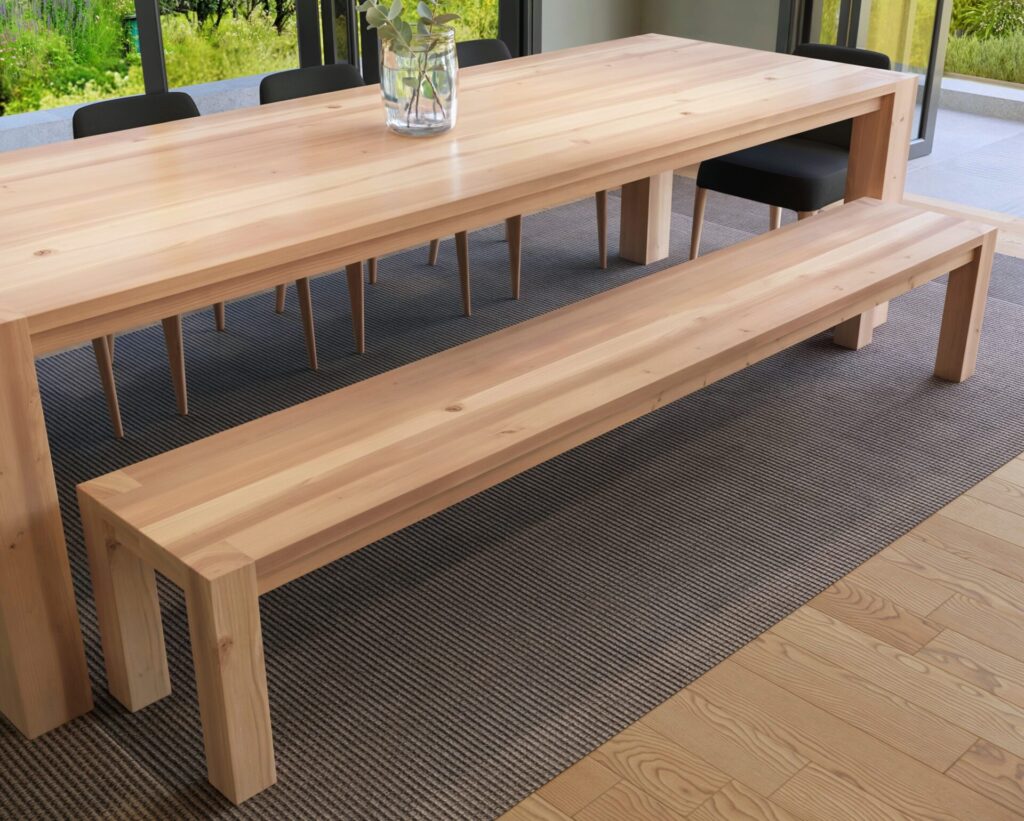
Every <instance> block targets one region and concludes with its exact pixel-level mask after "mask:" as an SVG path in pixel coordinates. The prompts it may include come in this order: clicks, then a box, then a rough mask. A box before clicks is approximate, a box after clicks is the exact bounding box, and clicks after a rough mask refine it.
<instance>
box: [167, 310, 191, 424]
mask: <svg viewBox="0 0 1024 821" xmlns="http://www.w3.org/2000/svg"><path fill="white" fill-rule="evenodd" d="M163 326H164V342H165V343H167V361H168V362H169V363H170V366H171V381H172V382H173V383H174V398H175V400H176V401H177V403H178V413H179V414H180V415H181V416H188V385H187V384H186V381H185V344H184V337H183V335H182V332H181V317H180V316H170V317H168V318H167V319H165V320H164V321H163Z"/></svg>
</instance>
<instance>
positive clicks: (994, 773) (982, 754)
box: [949, 741, 1024, 816]
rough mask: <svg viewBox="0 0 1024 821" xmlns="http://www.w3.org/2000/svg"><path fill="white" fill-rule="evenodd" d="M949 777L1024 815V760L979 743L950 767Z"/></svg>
mask: <svg viewBox="0 0 1024 821" xmlns="http://www.w3.org/2000/svg"><path fill="white" fill-rule="evenodd" d="M949 777H950V778H954V779H956V780H957V781H959V782H960V783H962V784H966V785H967V786H968V787H971V788H972V789H974V790H977V791H978V792H979V793H981V794H982V795H985V796H988V797H989V798H991V799H992V800H993V801H997V802H998V803H1000V804H1002V805H1003V806H1004V807H1006V808H1007V809H1009V810H1011V811H1013V812H1015V813H1017V814H1018V815H1020V816H1024V758H1020V757H1019V756H1015V755H1013V754H1011V753H1008V752H1006V750H1001V749H999V747H997V746H996V745H994V744H990V743H989V742H987V741H978V743H977V744H975V745H974V746H973V747H972V748H971V749H970V750H968V751H967V753H966V754H965V755H964V757H963V758H962V759H960V760H959V761H958V762H957V763H956V764H954V765H953V766H952V767H951V768H950V770H949Z"/></svg>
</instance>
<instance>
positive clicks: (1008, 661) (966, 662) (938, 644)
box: [917, 630, 1024, 707]
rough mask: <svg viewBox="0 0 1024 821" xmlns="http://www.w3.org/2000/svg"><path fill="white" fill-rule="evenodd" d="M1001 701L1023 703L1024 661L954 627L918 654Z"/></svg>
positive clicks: (1019, 704) (1019, 705) (1020, 705)
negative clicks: (963, 633)
mask: <svg viewBox="0 0 1024 821" xmlns="http://www.w3.org/2000/svg"><path fill="white" fill-rule="evenodd" d="M917 655H918V656H919V657H920V658H923V659H924V660H926V661H928V662H930V663H931V664H934V665H935V666H937V667H941V668H942V669H943V670H945V671H946V672H947V673H952V674H953V675H954V676H957V677H958V678H962V679H963V680H964V681H969V682H970V683H971V684H973V685H974V686H975V687H980V688H981V689H982V690H987V691H988V692H990V693H992V695H994V696H998V697H999V698H1001V699H1003V701H1008V702H1010V703H1011V704H1016V705H1017V706H1018V707H1024V662H1022V661H1018V660H1017V659H1014V658H1011V657H1010V656H1007V655H1005V654H1003V653H1000V652H999V651H998V650H993V649H992V648H991V647H988V646H986V645H984V644H981V643H980V642H977V641H974V640H973V639H970V638H968V637H967V636H964V635H962V634H961V633H957V632H955V631H953V630H944V631H943V632H942V633H940V634H939V636H938V637H937V638H936V639H935V640H934V641H932V642H931V643H929V644H928V645H927V646H926V647H925V648H924V649H922V650H921V651H920V652H919V653H918V654H917Z"/></svg>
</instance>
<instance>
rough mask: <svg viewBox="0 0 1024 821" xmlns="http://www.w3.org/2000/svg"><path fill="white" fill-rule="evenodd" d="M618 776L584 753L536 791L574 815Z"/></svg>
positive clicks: (558, 807)
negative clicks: (583, 756) (582, 757)
mask: <svg viewBox="0 0 1024 821" xmlns="http://www.w3.org/2000/svg"><path fill="white" fill-rule="evenodd" d="M621 780H622V779H621V778H620V777H619V775H618V774H617V773H615V772H614V771H613V770H610V769H609V768H608V767H606V766H605V765H604V764H602V763H601V762H600V761H598V760H597V759H596V758H594V757H592V756H587V757H586V758H584V759H582V760H581V761H579V762H578V763H576V764H574V765H573V766H571V767H570V768H569V769H567V770H566V771H565V772H563V773H561V774H560V775H559V776H558V777H557V778H554V779H552V780H551V781H549V782H548V783H547V784H545V785H544V786H543V787H541V788H540V789H539V790H537V795H538V796H539V797H540V798H542V799H544V801H545V802H546V803H548V804H550V805H551V806H552V807H554V808H555V809H557V810H559V811H560V812H563V813H565V814H566V815H575V814H576V813H578V812H579V811H580V810H582V809H583V808H584V807H585V806H587V804H589V803H590V802H592V801H593V800H594V799H595V798H597V797H598V796H599V795H601V794H603V793H605V792H607V791H608V790H610V789H611V788H612V787H614V786H615V785H616V784H618V783H619V781H621Z"/></svg>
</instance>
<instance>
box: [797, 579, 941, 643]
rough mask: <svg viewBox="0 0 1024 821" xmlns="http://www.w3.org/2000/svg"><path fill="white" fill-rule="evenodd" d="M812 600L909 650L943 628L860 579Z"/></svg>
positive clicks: (815, 605)
mask: <svg viewBox="0 0 1024 821" xmlns="http://www.w3.org/2000/svg"><path fill="white" fill-rule="evenodd" d="M808 604H809V606H810V607H813V608H815V609H816V610H820V611H821V612H822V613H827V614H828V615H830V616H832V618H835V619H839V621H841V622H845V623H846V624H848V625H850V626H851V627H854V628H856V629H858V630H860V631H862V632H864V633H867V634H868V635H870V636H874V637H875V638H877V639H881V640H882V641H884V642H887V643H889V644H891V645H892V646H893V647H898V648H899V649H900V650H903V651H904V652H907V653H916V652H917V651H918V650H920V649H921V648H922V647H924V646H925V645H926V644H927V643H928V642H930V641H931V640H932V639H933V638H935V637H936V636H937V635H939V633H940V632H941V631H942V628H941V627H940V626H938V625H935V624H930V623H929V622H928V620H927V619H924V618H922V617H921V616H918V615H915V614H914V613H911V612H910V611H909V610H905V609H904V608H902V607H900V606H899V605H897V604H894V603H893V602H892V601H890V600H889V599H886V598H885V597H883V596H881V595H880V594H878V593H876V592H874V591H873V590H871V589H870V588H868V587H866V586H864V584H862V583H859V582H852V581H849V580H843V581H839V582H836V583H835V584H834V585H832V586H831V587H830V588H829V589H828V590H826V591H824V592H823V593H821V594H820V595H818V596H815V597H814V598H813V599H811V601H810V602H808Z"/></svg>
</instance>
